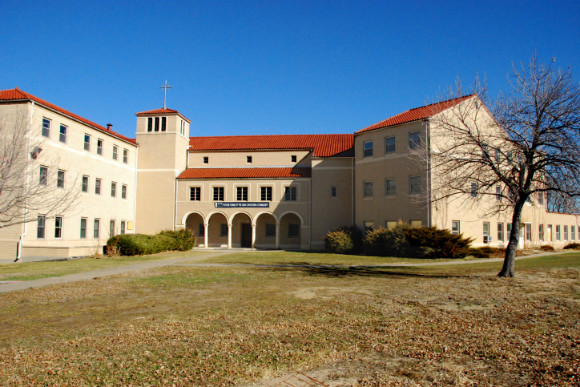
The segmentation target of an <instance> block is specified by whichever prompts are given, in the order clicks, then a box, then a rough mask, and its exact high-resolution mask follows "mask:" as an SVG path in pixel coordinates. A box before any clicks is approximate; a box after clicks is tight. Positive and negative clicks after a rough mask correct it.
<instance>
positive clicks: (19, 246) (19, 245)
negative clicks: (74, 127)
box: [14, 101, 34, 262]
mask: <svg viewBox="0 0 580 387" xmlns="http://www.w3.org/2000/svg"><path fill="white" fill-rule="evenodd" d="M33 116H34V101H32V105H31V108H30V118H29V119H28V129H30V128H31V127H32V117H33ZM31 141H32V136H30V133H28V146H27V149H26V157H27V158H28V157H29V154H30V142H31ZM29 186H30V162H27V163H26V188H25V189H26V192H27V193H26V194H25V195H24V217H23V219H22V221H23V223H24V231H23V232H22V234H21V235H20V237H19V238H18V243H17V248H16V259H15V260H14V262H20V261H21V260H22V240H23V239H24V237H25V236H26V232H27V231H28V224H27V222H26V213H27V212H28V187H29Z"/></svg>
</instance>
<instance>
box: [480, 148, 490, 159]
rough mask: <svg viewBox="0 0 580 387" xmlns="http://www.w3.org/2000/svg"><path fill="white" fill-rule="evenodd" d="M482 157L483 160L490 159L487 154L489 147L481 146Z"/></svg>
mask: <svg viewBox="0 0 580 387" xmlns="http://www.w3.org/2000/svg"><path fill="white" fill-rule="evenodd" d="M481 157H482V158H483V159H487V158H488V157H489V154H488V153H487V145H482V146H481Z"/></svg>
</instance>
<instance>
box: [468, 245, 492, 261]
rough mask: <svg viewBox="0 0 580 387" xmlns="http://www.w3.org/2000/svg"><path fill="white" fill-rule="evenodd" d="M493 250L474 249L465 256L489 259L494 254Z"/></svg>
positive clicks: (489, 248) (488, 248) (486, 248)
mask: <svg viewBox="0 0 580 387" xmlns="http://www.w3.org/2000/svg"><path fill="white" fill-rule="evenodd" d="M495 250H496V249H494V248H491V247H489V246H483V247H476V248H471V249H469V252H468V254H467V255H471V256H472V257H474V258H490V257H491V256H492V255H493V254H494V253H495Z"/></svg>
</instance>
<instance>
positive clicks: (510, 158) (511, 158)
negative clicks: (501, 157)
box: [506, 151, 513, 164]
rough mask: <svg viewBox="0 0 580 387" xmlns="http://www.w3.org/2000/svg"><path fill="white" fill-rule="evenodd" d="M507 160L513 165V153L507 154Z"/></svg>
mask: <svg viewBox="0 0 580 387" xmlns="http://www.w3.org/2000/svg"><path fill="white" fill-rule="evenodd" d="M506 158H507V162H508V163H509V164H511V163H512V160H513V157H512V151H509V152H508V153H507V157H506Z"/></svg>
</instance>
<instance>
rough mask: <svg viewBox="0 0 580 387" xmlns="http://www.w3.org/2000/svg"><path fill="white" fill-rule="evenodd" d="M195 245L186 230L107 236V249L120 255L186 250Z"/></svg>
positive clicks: (192, 237) (191, 236) (193, 239)
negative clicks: (154, 233)
mask: <svg viewBox="0 0 580 387" xmlns="http://www.w3.org/2000/svg"><path fill="white" fill-rule="evenodd" d="M194 245H195V237H194V236H193V235H192V234H191V233H190V232H189V231H188V230H179V231H169V230H168V231H161V232H160V233H159V234H156V235H144V234H123V235H116V236H114V237H112V238H109V240H108V241H107V248H108V250H113V249H114V250H115V251H117V252H118V253H119V254H121V255H145V254H155V253H160V252H162V251H169V250H179V251H186V250H190V249H191V248H193V246H194Z"/></svg>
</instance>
